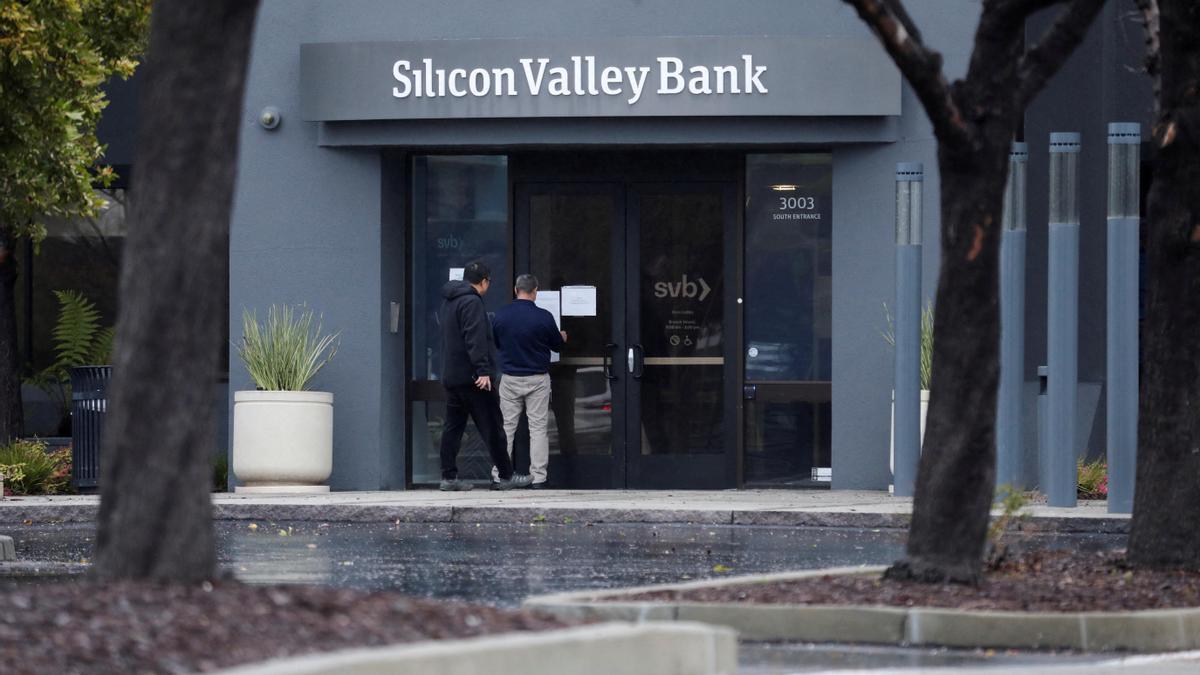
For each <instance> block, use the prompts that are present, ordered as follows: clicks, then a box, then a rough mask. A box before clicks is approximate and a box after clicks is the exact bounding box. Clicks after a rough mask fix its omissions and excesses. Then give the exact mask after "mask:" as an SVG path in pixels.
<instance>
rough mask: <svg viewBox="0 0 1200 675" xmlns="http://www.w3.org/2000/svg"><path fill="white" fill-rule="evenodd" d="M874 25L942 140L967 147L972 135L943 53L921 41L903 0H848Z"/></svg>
mask: <svg viewBox="0 0 1200 675" xmlns="http://www.w3.org/2000/svg"><path fill="white" fill-rule="evenodd" d="M844 1H845V2H846V3H847V4H849V5H851V6H852V7H854V9H855V10H856V11H857V12H858V16H859V17H860V18H861V19H862V20H863V22H865V23H866V24H867V26H869V27H870V28H871V30H872V31H873V32H874V33H875V35H876V36H877V37H878V38H879V41H880V42H882V43H883V48H884V49H885V50H887V53H888V54H889V55H890V56H891V57H892V60H893V61H894V62H895V63H896V66H897V67H898V68H899V69H900V72H901V73H902V74H903V75H904V77H905V79H907V80H908V83H909V84H910V85H911V86H912V88H913V90H914V91H915V92H916V94H917V98H918V99H919V100H920V101H921V105H922V106H923V107H924V108H925V113H926V114H927V115H928V116H929V121H930V122H932V123H933V132H934V134H935V135H936V136H937V137H938V139H939V140H940V141H943V142H946V143H949V144H950V145H951V146H956V147H963V146H965V145H966V143H967V142H968V141H969V138H970V134H969V132H968V130H967V125H966V123H965V122H964V121H963V116H962V114H961V112H960V111H959V109H958V105H957V104H955V102H954V98H953V96H952V95H951V91H950V84H949V83H948V82H946V76H945V75H944V74H943V73H942V56H941V54H938V53H937V52H936V51H933V50H931V49H928V48H927V47H926V46H925V45H924V43H922V42H921V37H920V33H919V32H915V30H910V28H912V29H915V28H916V26H915V25H914V24H913V21H912V19H911V18H910V17H909V15H908V12H907V11H905V9H904V6H903V3H902V2H901V0H844Z"/></svg>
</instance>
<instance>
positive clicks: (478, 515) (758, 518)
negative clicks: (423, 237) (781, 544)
mask: <svg viewBox="0 0 1200 675" xmlns="http://www.w3.org/2000/svg"><path fill="white" fill-rule="evenodd" d="M98 511H99V504H98V503H97V502H78V501H73V502H69V503H59V504H52V503H44V502H43V503H28V504H22V503H20V502H18V501H16V500H11V499H10V500H5V501H4V502H0V525H21V524H46V523H92V522H95V521H96V516H97V512H98ZM213 518H214V519H216V520H235V521H237V520H254V521H267V522H272V521H273V522H280V521H296V522H344V523H392V522H396V521H401V522H409V523H532V522H545V523H547V524H564V523H610V524H654V525H672V524H675V525H683V524H687V525H749V526H773V527H845V528H863V529H880V530H905V529H908V526H909V522H910V520H911V517H910V516H909V514H907V513H886V512H885V513H879V512H870V511H838V510H831V511H797V510H778V509H760V510H749V509H662V508H645V509H639V508H626V507H614V508H603V507H594V506H588V507H575V506H536V507H535V506H525V505H515V506H491V505H479V506H446V505H441V504H429V505H422V504H411V503H409V504H387V503H361V504H356V503H333V504H327V503H290V502H279V503H271V502H265V503H262V502H251V503H238V502H215V503H214V504H213ZM1016 531H1019V532H1025V533H1061V534H1124V533H1126V532H1128V531H1129V519H1128V518H1127V517H1115V518H1097V517H1086V518H1081V517H1074V518H1073V517H1063V516H1031V517H1029V518H1027V519H1025V520H1023V521H1021V523H1020V524H1019V525H1018V527H1017V528H1016Z"/></svg>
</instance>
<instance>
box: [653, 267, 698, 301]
mask: <svg viewBox="0 0 1200 675" xmlns="http://www.w3.org/2000/svg"><path fill="white" fill-rule="evenodd" d="M711 292H712V287H711V286H709V285H708V282H706V281H705V280H704V277H696V280H695V281H689V280H688V275H686V274H684V275H682V276H681V277H680V278H679V281H659V282H657V283H655V284H654V297H656V298H696V299H697V300H699V301H700V302H704V299H705V298H707V297H708V294H709V293H711Z"/></svg>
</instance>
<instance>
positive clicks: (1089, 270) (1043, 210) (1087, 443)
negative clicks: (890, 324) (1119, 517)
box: [1025, 0, 1153, 485]
mask: <svg viewBox="0 0 1200 675" xmlns="http://www.w3.org/2000/svg"><path fill="white" fill-rule="evenodd" d="M1138 16H1139V15H1138V12H1137V8H1136V6H1135V5H1134V2H1133V0H1117V1H1114V2H1109V3H1107V4H1106V5H1105V7H1104V10H1103V11H1102V12H1101V14H1100V16H1098V17H1097V18H1096V23H1095V24H1094V25H1093V26H1092V28H1091V30H1090V31H1089V33H1088V36H1087V38H1086V39H1085V41H1084V42H1083V44H1082V45H1080V47H1079V49H1078V50H1077V51H1076V52H1075V53H1074V54H1073V55H1072V56H1071V58H1070V59H1069V60H1068V61H1067V63H1066V64H1065V65H1064V67H1063V69H1062V71H1060V72H1059V73H1058V75H1056V76H1055V77H1054V78H1053V79H1052V80H1051V81H1050V82H1049V83H1048V84H1047V86H1046V88H1045V89H1044V90H1043V91H1042V93H1041V94H1040V95H1039V96H1038V97H1037V98H1036V99H1035V100H1034V101H1033V103H1032V104H1031V105H1030V107H1029V109H1028V110H1027V111H1026V122H1025V139H1026V141H1027V142H1028V144H1029V175H1028V180H1029V183H1028V187H1029V191H1028V199H1027V200H1028V209H1029V212H1028V222H1029V235H1028V255H1027V258H1026V265H1027V269H1026V278H1025V309H1026V323H1025V326H1026V333H1025V339H1026V346H1025V379H1026V380H1027V382H1028V383H1029V385H1028V386H1027V387H1026V390H1027V398H1028V401H1027V404H1026V406H1025V409H1026V411H1027V412H1026V415H1025V419H1026V424H1025V432H1026V433H1025V438H1026V453H1025V456H1026V461H1025V468H1026V481H1027V483H1028V484H1030V485H1032V484H1034V483H1035V482H1036V479H1037V474H1036V466H1037V465H1036V457H1037V446H1036V444H1037V436H1036V434H1035V424H1036V417H1034V416H1033V415H1034V410H1035V409H1036V408H1035V402H1034V397H1035V396H1036V391H1037V387H1036V379H1037V367H1038V366H1039V365H1044V364H1045V363H1046V321H1047V317H1046V283H1047V280H1046V279H1047V277H1046V274H1047V272H1046V264H1047V263H1046V237H1047V218H1048V217H1049V215H1048V208H1049V180H1050V178H1049V138H1050V133H1051V132H1057V131H1077V132H1079V133H1080V135H1081V145H1082V148H1081V151H1080V158H1079V166H1080V171H1079V195H1080V226H1081V227H1080V250H1079V288H1080V297H1079V382H1080V384H1079V406H1078V411H1079V420H1078V422H1077V433H1076V438H1077V441H1078V447H1077V449H1076V452H1077V454H1078V455H1080V456H1091V457H1100V456H1103V455H1104V452H1105V418H1106V415H1105V399H1104V393H1103V383H1104V380H1105V350H1106V349H1107V341H1106V339H1105V332H1106V328H1105V321H1106V316H1107V310H1106V300H1105V283H1106V279H1107V274H1106V269H1105V266H1106V258H1105V256H1106V250H1107V245H1108V244H1107V236H1106V226H1105V217H1106V209H1107V197H1106V194H1107V193H1106V190H1107V171H1108V168H1107V162H1108V160H1107V157H1108V146H1107V135H1108V123H1109V122H1140V123H1141V124H1142V134H1143V138H1148V133H1149V126H1150V123H1151V121H1152V108H1153V94H1152V90H1151V83H1150V78H1149V77H1147V76H1146V75H1145V73H1144V70H1143V68H1142V54H1143V49H1144V47H1143V36H1144V33H1143V30H1142V26H1141V23H1140V21H1139V19H1138ZM1053 18H1054V12H1044V13H1042V14H1040V15H1039V16H1037V17H1035V18H1034V19H1032V20H1030V22H1029V24H1028V26H1027V31H1026V32H1027V36H1026V40H1027V41H1028V42H1029V43H1031V44H1032V43H1033V42H1035V41H1036V40H1037V39H1039V38H1040V37H1041V35H1042V34H1043V32H1044V31H1045V30H1046V28H1047V27H1048V26H1049V25H1050V23H1051V21H1053ZM1143 154H1144V152H1143Z"/></svg>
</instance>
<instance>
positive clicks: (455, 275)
mask: <svg viewBox="0 0 1200 675" xmlns="http://www.w3.org/2000/svg"><path fill="white" fill-rule="evenodd" d="M466 270H467V268H465V267H451V268H450V281H462V280H463V272H465V271H466Z"/></svg>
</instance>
